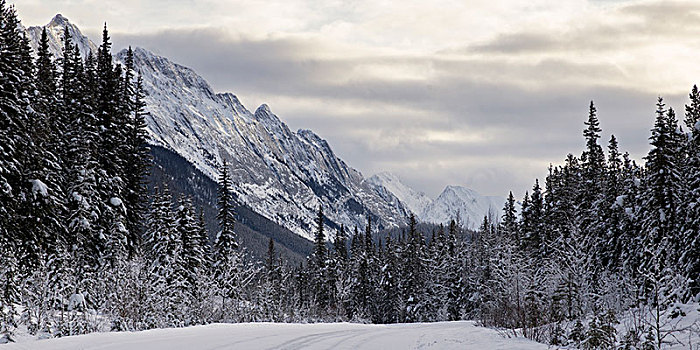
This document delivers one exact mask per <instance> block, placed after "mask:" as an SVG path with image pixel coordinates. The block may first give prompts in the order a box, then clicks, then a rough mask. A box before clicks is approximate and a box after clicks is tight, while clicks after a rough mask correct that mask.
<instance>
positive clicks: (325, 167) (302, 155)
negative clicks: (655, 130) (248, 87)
mask: <svg viewBox="0 0 700 350" xmlns="http://www.w3.org/2000/svg"><path fill="white" fill-rule="evenodd" d="M65 26H68V28H69V31H73V32H74V34H73V35H74V37H76V38H78V39H77V40H78V42H79V47H80V48H81V50H86V51H87V50H95V47H96V46H95V45H94V44H93V43H92V42H90V41H89V39H87V38H85V37H84V36H83V35H82V34H80V31H79V29H78V28H77V27H76V26H75V25H73V24H70V22H69V21H68V20H67V19H66V18H65V17H63V16H61V15H57V16H56V17H54V19H52V20H51V22H50V23H49V24H48V26H47V29H48V30H49V32H50V33H52V34H51V35H50V36H49V39H50V41H51V47H52V50H53V51H54V52H55V53H58V52H60V48H61V40H60V38H61V37H62V34H61V33H62V31H63V29H62V28H63V27H65ZM27 32H28V33H29V35H30V38H31V39H32V41H33V42H34V45H36V42H37V41H38V39H39V38H40V36H41V28H40V27H31V28H28V29H27ZM84 54H85V52H84ZM125 56H126V50H122V51H120V52H119V53H117V54H116V55H115V58H116V59H117V60H118V61H123V60H124V58H125ZM134 62H135V67H136V69H137V70H138V71H139V72H140V73H141V75H142V76H143V80H144V89H145V94H146V98H145V102H146V105H147V106H146V112H147V116H146V122H147V125H148V126H147V128H148V133H149V136H150V142H151V143H152V144H153V145H156V146H161V147H163V148H165V149H168V150H171V151H173V152H175V153H177V154H179V155H180V156H182V157H184V158H185V159H186V160H187V161H189V162H190V163H192V164H193V165H194V166H195V167H196V168H197V169H199V170H200V171H202V172H203V173H204V174H205V175H207V176H209V177H210V178H212V179H216V177H217V174H218V170H217V169H218V167H219V165H220V164H221V163H222V161H223V160H224V159H226V160H227V161H228V163H229V164H230V166H231V172H230V173H231V175H232V178H233V184H234V186H233V192H234V194H235V196H236V198H237V199H238V201H239V202H240V203H242V204H245V205H247V206H249V207H250V208H252V209H253V210H254V211H256V212H257V213H259V214H261V215H263V216H265V217H266V218H268V219H270V220H272V221H273V222H277V223H280V224H281V225H282V226H284V227H286V228H287V229H289V230H291V231H293V232H295V233H296V234H298V235H301V236H303V237H307V238H311V237H312V232H313V229H314V227H315V223H314V219H315V216H316V212H317V211H318V207H319V206H323V208H324V213H325V215H326V216H327V218H328V226H329V230H328V231H329V232H330V233H332V232H334V231H335V229H337V228H338V227H339V226H340V225H341V224H343V225H346V226H348V227H353V226H358V227H364V225H365V222H366V217H367V216H371V217H372V219H373V222H374V223H376V224H377V226H378V228H380V229H382V228H388V227H393V226H398V225H401V224H403V223H404V222H405V218H406V216H407V213H408V210H407V209H406V208H405V206H404V205H403V204H402V203H401V202H400V201H399V200H398V199H396V197H394V196H392V195H389V194H387V193H379V192H377V190H376V188H375V187H374V186H372V185H371V184H370V183H368V182H367V181H365V179H364V177H363V176H362V174H361V173H360V172H359V171H357V170H355V169H353V168H352V167H349V166H348V165H347V164H346V163H345V162H344V161H343V160H342V159H340V158H338V157H337V156H336V155H335V154H334V153H333V150H332V149H331V147H330V145H329V144H328V142H326V141H325V140H324V139H322V138H321V137H320V136H318V135H316V134H315V133H314V132H312V131H311V130H298V131H291V130H290V129H289V127H288V126H287V125H286V124H285V123H284V122H282V121H281V120H280V118H279V117H278V116H277V115H275V114H274V113H273V112H272V111H271V109H270V107H269V106H267V105H264V104H263V105H261V106H260V107H258V108H257V109H256V110H255V112H250V111H249V110H248V109H246V107H245V106H243V104H242V103H241V102H240V100H239V99H238V98H237V97H236V96H235V95H234V94H231V93H216V92H215V91H214V90H213V89H212V87H211V86H210V85H209V83H207V81H206V80H205V79H204V78H202V77H201V76H199V75H198V74H197V73H196V72H195V71H194V70H192V69H190V68H187V67H184V66H182V65H179V64H177V63H174V62H172V61H170V60H169V59H167V58H165V57H162V56H158V55H156V54H154V53H152V52H150V51H148V50H146V49H143V48H136V49H134Z"/></svg>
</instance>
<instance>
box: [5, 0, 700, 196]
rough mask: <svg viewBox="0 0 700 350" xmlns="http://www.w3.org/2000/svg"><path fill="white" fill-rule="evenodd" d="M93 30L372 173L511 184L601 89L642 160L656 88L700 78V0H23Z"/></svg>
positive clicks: (496, 190) (625, 146) (525, 175)
mask: <svg viewBox="0 0 700 350" xmlns="http://www.w3.org/2000/svg"><path fill="white" fill-rule="evenodd" d="M9 3H14V5H15V6H16V8H17V10H18V13H19V15H20V18H21V19H22V21H23V24H24V25H26V26H30V25H42V24H46V23H48V22H49V20H50V19H51V18H52V17H53V16H54V15H55V14H56V13H62V14H63V15H64V16H66V17H67V18H69V19H70V20H71V22H73V23H75V24H76V25H78V27H80V28H81V30H82V31H83V33H85V34H87V35H88V36H89V37H91V38H92V39H93V40H96V39H98V38H99V37H100V31H101V29H102V25H103V24H104V22H107V23H108V27H109V30H110V35H111V37H112V40H113V42H114V47H115V48H116V49H120V48H123V47H126V46H127V45H133V46H141V47H144V48H146V49H149V50H151V51H153V52H155V53H157V54H160V55H163V56H166V57H168V58H169V59H171V60H173V61H175V62H177V63H180V64H183V65H186V66H189V67H191V68H193V69H195V70H196V71H197V72H198V73H200V74H201V75H202V76H203V77H204V78H205V79H207V80H208V81H209V82H210V83H211V85H212V86H213V87H214V89H215V90H217V91H218V92H224V91H228V92H233V93H234V94H236V95H237V96H238V97H239V98H240V99H241V101H242V102H243V103H244V104H245V105H246V106H247V107H248V109H250V110H255V108H256V107H257V106H258V105H260V104H262V103H267V104H268V105H269V106H270V108H271V109H272V111H273V112H274V113H275V114H277V115H278V116H279V117H280V118H281V119H282V120H283V121H285V122H287V123H288V124H289V126H290V127H291V128H292V129H297V128H305V129H312V130H314V131H315V132H316V133H317V134H319V135H320V136H321V137H323V138H325V139H326V140H328V141H329V143H330V144H331V146H332V147H333V149H334V151H335V152H336V154H337V155H338V156H339V157H340V158H342V159H343V160H345V161H346V162H347V163H348V164H349V165H350V166H352V167H354V168H356V169H358V170H360V171H361V172H362V173H363V174H364V175H365V176H367V177H368V176H370V175H372V174H374V173H377V172H381V171H391V172H393V173H395V174H397V175H398V176H399V177H400V178H402V179H403V180H404V181H405V182H406V183H407V184H409V185H411V186H412V187H414V188H415V189H417V190H420V191H424V192H425V193H426V194H428V195H429V196H431V197H436V196H437V195H438V194H439V193H440V192H441V191H442V189H443V188H444V187H445V186H446V185H463V186H467V187H470V188H472V189H474V190H476V191H478V192H480V193H482V194H485V195H502V196H505V195H506V194H507V192H508V191H509V190H512V191H513V192H514V194H515V195H516V196H518V197H520V196H522V195H523V194H524V192H525V190H527V189H529V188H531V187H532V184H533V183H534V181H535V178H540V179H542V178H543V177H544V176H546V173H547V167H548V166H549V164H555V165H557V164H561V163H562V161H563V159H564V158H565V156H566V155H567V154H568V153H573V154H575V155H580V153H581V151H582V149H583V147H584V140H583V136H582V130H583V128H584V125H583V122H584V121H585V120H586V118H587V115H588V105H589V103H590V101H591V100H593V101H594V102H595V104H596V107H597V109H598V116H599V118H600V123H601V127H602V129H603V137H602V140H601V142H602V143H603V144H604V145H607V141H608V140H609V138H610V135H611V134H614V135H615V136H616V137H617V138H618V140H619V142H620V147H621V149H622V150H623V151H629V152H630V154H631V155H632V156H633V158H635V159H638V160H641V158H642V157H643V156H644V155H645V154H646V152H647V151H648V149H649V146H648V137H649V135H650V131H649V130H650V128H651V127H652V125H653V119H654V110H655V103H656V98H657V96H663V97H664V98H665V99H666V101H667V105H668V106H671V107H673V108H674V109H676V110H677V111H678V112H679V113H681V114H682V112H681V111H682V110H683V105H684V104H685V103H686V100H687V95H688V92H689V91H690V88H691V87H692V85H693V84H695V83H698V82H699V81H700V64H698V57H700V55H698V53H700V1H666V0H660V1H647V0H644V1H636V0H635V1H612V0H609V1H606V0H595V1H592V0H559V1H544V0H524V1H520V0H469V1H453V0H444V1H443V0H438V1H425V0H423V1H414V0H403V1H387V0H329V1H318V0H299V1H297V0H264V1H262V0H247V1H242V0H241V1H239V0H149V1H141V0H118V1H112V0H20V1H16V0H15V1H12V0H10V1H9Z"/></svg>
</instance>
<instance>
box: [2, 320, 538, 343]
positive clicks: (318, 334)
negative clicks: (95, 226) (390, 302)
mask: <svg viewBox="0 0 700 350" xmlns="http://www.w3.org/2000/svg"><path fill="white" fill-rule="evenodd" d="M2 349H3V350H12V349H26V350H34V349H36V350H41V349H52V350H69V349H84V350H90V349H100V350H124V349H129V350H131V349H151V350H160V349H162V350H178V349H183V350H189V349H202V350H206V349H311V350H313V349H522V350H537V349H547V346H546V345H544V344H540V343H535V342H533V341H530V340H527V339H525V338H504V337H503V336H501V334H499V333H498V332H497V331H495V330H492V329H489V328H482V327H477V326H475V324H474V322H472V321H461V322H438V323H422V324H421V323H416V324H392V325H366V324H352V323H317V324H280V323H240V324H212V325H207V326H196V327H188V328H175V329H156V330H150V331H143V332H133V333H129V332H120V333H94V334H88V335H83V336H74V337H65V338H59V339H49V340H41V341H31V342H25V343H18V344H8V345H4V346H3V348H2Z"/></svg>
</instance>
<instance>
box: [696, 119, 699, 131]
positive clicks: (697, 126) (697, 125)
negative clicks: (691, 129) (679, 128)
mask: <svg viewBox="0 0 700 350" xmlns="http://www.w3.org/2000/svg"><path fill="white" fill-rule="evenodd" d="M695 130H698V131H700V120H698V122H697V123H695Z"/></svg>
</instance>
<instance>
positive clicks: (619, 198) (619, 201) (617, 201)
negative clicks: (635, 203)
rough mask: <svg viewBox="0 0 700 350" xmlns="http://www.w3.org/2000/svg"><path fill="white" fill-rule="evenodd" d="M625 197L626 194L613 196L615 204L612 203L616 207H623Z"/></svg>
mask: <svg viewBox="0 0 700 350" xmlns="http://www.w3.org/2000/svg"><path fill="white" fill-rule="evenodd" d="M626 198H627V196H625V195H622V196H617V197H615V204H614V205H615V206H617V207H620V208H622V207H624V206H625V199H626Z"/></svg>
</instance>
